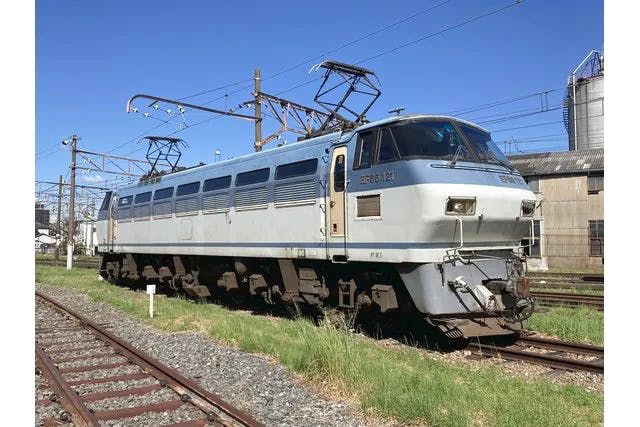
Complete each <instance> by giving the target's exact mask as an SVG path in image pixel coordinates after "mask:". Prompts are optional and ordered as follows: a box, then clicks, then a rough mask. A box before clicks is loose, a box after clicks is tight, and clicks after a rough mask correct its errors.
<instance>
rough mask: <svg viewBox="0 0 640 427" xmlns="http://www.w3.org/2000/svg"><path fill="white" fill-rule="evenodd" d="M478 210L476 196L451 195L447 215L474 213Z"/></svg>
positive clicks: (448, 200)
mask: <svg viewBox="0 0 640 427" xmlns="http://www.w3.org/2000/svg"><path fill="white" fill-rule="evenodd" d="M475 211H476V198H475V197H449V198H448V199H447V209H446V212H445V213H446V214H447V215H473V214H474V213H475Z"/></svg>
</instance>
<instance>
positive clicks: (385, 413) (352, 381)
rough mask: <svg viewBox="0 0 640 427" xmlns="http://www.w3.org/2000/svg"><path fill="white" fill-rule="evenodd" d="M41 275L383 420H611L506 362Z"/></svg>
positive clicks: (53, 272) (574, 393) (581, 395)
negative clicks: (446, 356)
mask: <svg viewBox="0 0 640 427" xmlns="http://www.w3.org/2000/svg"><path fill="white" fill-rule="evenodd" d="M36 280H37V281H38V282H41V283H47V284H51V285H57V286H64V287H69V288H74V289H76V290H78V291H81V292H84V293H86V294H87V295H88V296H89V297H90V298H91V299H92V300H94V301H101V302H105V303H107V304H110V305H112V306H114V307H117V308H119V309H121V310H123V311H125V312H126V313H128V314H130V315H132V316H134V317H137V318H139V319H143V320H144V321H145V322H146V323H148V324H149V325H151V326H153V327H155V328H157V329H159V330H164V331H200V332H203V333H205V334H207V335H209V336H210V337H212V338H215V339H218V340H221V341H223V342H226V343H230V344H232V345H234V346H236V347H238V348H239V349H241V350H243V351H246V352H255V353H262V354H266V355H269V356H271V357H273V358H275V359H276V360H277V361H279V362H280V363H281V364H283V365H285V366H286V367H287V368H288V369H290V370H291V371H292V372H295V373H297V374H300V375H301V376H302V377H303V378H304V379H305V380H306V381H308V382H309V383H311V384H314V385H315V386H316V387H319V388H321V389H326V390H331V392H333V393H337V394H339V395H340V396H342V397H345V398H347V399H349V400H353V401H357V402H359V404H360V406H361V409H362V411H363V412H364V413H365V414H369V415H374V416H376V417H382V418H393V419H395V420H397V421H399V422H401V423H405V424H406V423H411V424H426V425H433V426H460V425H471V426H484V425H491V426H494V425H495V426H513V425H536V426H544V425H549V426H551V425H553V426H557V425H593V424H602V423H603V399H602V397H601V396H599V395H596V394H593V393H589V392H588V391H586V390H584V389H582V388H580V387H577V386H559V385H554V384H552V383H551V382H550V381H548V380H546V379H536V380H531V381H522V380H520V379H517V378H514V377H512V376H508V375H506V374H505V373H503V372H502V371H501V370H499V369H498V368H494V367H486V368H485V367H483V368H479V367H475V366H470V365H466V364H453V363H448V362H444V361H440V360H435V359H432V358H430V357H428V356H427V355H425V354H424V353H422V352H419V351H418V350H416V349H413V348H407V347H403V348H402V349H397V348H385V347H383V346H381V345H379V344H378V343H376V342H375V341H372V340H368V339H364V338H361V337H359V336H357V335H354V334H351V333H348V332H344V331H341V330H337V329H335V328H331V327H328V326H321V327H317V326H314V325H313V324H312V323H311V322H309V321H307V320H304V319H298V320H289V319H281V318H271V317H266V316H254V315H251V314H250V313H247V312H239V311H232V310H229V309H227V308H224V307H221V306H218V305H215V304H197V303H194V302H192V301H190V300H187V299H182V298H166V297H164V296H162V295H158V297H157V299H156V315H155V316H154V318H153V319H149V318H148V317H147V309H148V301H147V297H146V295H145V294H144V293H143V292H134V291H132V290H129V289H125V288H121V287H117V286H114V285H111V284H108V283H106V282H101V281H98V280H97V279H96V273H95V271H90V270H80V269H78V270H73V271H71V272H67V271H66V270H64V269H62V268H60V267H48V266H36Z"/></svg>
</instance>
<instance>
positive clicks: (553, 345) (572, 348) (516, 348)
mask: <svg viewBox="0 0 640 427" xmlns="http://www.w3.org/2000/svg"><path fill="white" fill-rule="evenodd" d="M468 349H469V350H470V351H471V352H472V354H473V355H474V356H476V357H499V358H502V359H505V360H514V361H522V362H527V363H533V364H537V365H543V366H547V367H549V368H553V369H559V370H564V371H585V372H593V373H597V374H604V347H598V346H594V345H589V344H581V343H573V342H567V341H559V340H554V339H548V338H540V337H536V336H528V337H527V336H524V337H521V338H520V339H518V341H517V342H516V343H515V344H514V345H511V346H505V347H502V346H497V345H491V344H480V343H471V344H469V348H468Z"/></svg>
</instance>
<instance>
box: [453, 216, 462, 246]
mask: <svg viewBox="0 0 640 427" xmlns="http://www.w3.org/2000/svg"><path fill="white" fill-rule="evenodd" d="M458 223H460V246H458V247H457V248H454V250H456V251H457V250H458V249H462V247H463V246H464V237H463V235H462V218H460V217H456V224H458Z"/></svg>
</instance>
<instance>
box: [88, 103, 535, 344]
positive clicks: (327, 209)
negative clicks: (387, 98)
mask: <svg viewBox="0 0 640 427" xmlns="http://www.w3.org/2000/svg"><path fill="white" fill-rule="evenodd" d="M535 207H536V205H535V196H534V194H533V193H532V192H531V191H530V190H529V188H528V186H527V184H526V182H525V181H524V179H523V178H522V176H521V175H520V174H519V173H518V172H517V171H516V170H515V168H514V167H513V166H511V164H510V163H509V161H508V160H507V158H506V157H505V156H504V155H503V154H502V153H501V152H500V150H499V149H498V148H497V146H496V145H495V143H494V142H493V141H492V139H491V135H490V133H489V132H487V131H486V130H484V129H482V128H481V127H479V126H477V125H475V124H473V123H470V122H467V121H464V120H461V119H457V118H454V117H448V116H435V115H399V116H393V117H389V118H386V119H383V120H378V121H373V122H369V123H366V124H362V125H360V126H358V127H356V128H354V129H350V130H342V131H337V132H332V133H326V134H322V135H319V136H317V137H313V138H309V139H306V140H303V141H299V142H297V143H294V144H289V145H284V146H280V147H277V148H273V149H270V150H265V151H262V152H257V153H252V154H249V155H245V156H242V157H239V158H235V159H230V160H226V161H220V162H217V163H214V164H210V165H203V166H198V167H194V168H190V169H187V170H183V171H180V172H175V173H170V174H166V175H162V176H152V177H148V178H146V179H143V180H141V181H140V182H138V183H135V184H134V185H129V186H125V187H122V188H118V189H117V190H115V191H110V192H107V193H106V196H105V199H104V201H103V203H102V206H101V208H100V210H99V216H98V223H97V233H98V241H99V244H98V250H99V252H100V254H101V257H102V261H101V265H100V272H101V274H102V275H103V276H104V277H105V278H108V279H114V280H122V279H126V280H134V281H142V280H144V281H146V282H149V283H155V284H157V285H160V286H166V287H171V288H175V289H181V290H183V291H184V292H186V293H188V294H191V295H194V296H199V297H206V296H209V295H211V294H213V293H218V292H223V293H230V294H234V295H247V296H254V297H256V298H260V299H262V300H264V301H266V302H267V303H270V304H279V303H285V304H298V305H305V306H309V307H321V306H334V307H338V308H340V309H343V310H356V309H359V308H364V307H367V308H368V309H370V310H372V311H375V312H379V313H383V314H387V315H396V316H402V315H404V314H406V315H409V314H411V315H419V316H421V317H422V318H424V320H425V321H426V322H428V323H430V324H431V325H433V326H435V327H437V328H439V329H440V330H441V331H442V332H444V333H445V334H447V335H449V336H464V337H471V336H482V335H504V334H513V333H515V332H517V331H519V330H520V329H521V328H522V326H523V322H524V321H525V320H526V318H527V317H528V316H529V315H530V314H531V312H532V307H533V303H532V300H531V297H530V294H529V286H528V279H527V277H526V275H525V262H524V261H525V258H524V255H523V249H524V248H525V246H526V244H527V243H528V242H533V236H532V234H533V215H534V211H535ZM523 242H524V244H523Z"/></svg>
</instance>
